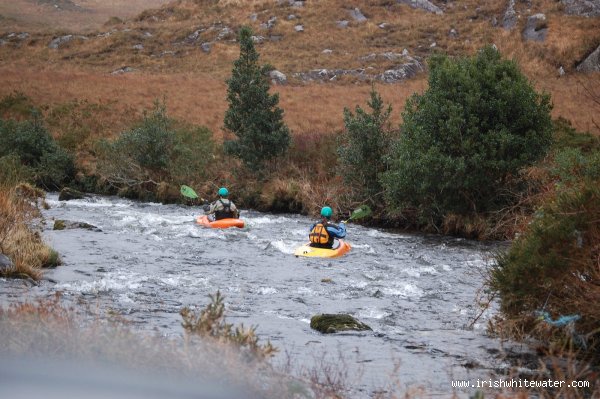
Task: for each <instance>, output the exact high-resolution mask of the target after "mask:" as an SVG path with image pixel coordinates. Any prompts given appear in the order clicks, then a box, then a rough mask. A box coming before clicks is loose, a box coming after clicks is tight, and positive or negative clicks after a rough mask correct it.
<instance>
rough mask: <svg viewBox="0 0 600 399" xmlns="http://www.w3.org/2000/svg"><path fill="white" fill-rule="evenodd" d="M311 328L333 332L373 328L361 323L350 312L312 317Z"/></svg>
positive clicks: (324, 332)
mask: <svg viewBox="0 0 600 399" xmlns="http://www.w3.org/2000/svg"><path fill="white" fill-rule="evenodd" d="M310 328H312V329H313V330H317V331H319V332H322V333H323V334H331V333H336V332H339V331H365V330H372V329H371V327H369V326H368V325H366V324H365V323H361V322H360V321H358V320H356V319H355V318H354V317H352V316H350V315H348V314H319V315H316V316H313V317H312V318H311V319H310Z"/></svg>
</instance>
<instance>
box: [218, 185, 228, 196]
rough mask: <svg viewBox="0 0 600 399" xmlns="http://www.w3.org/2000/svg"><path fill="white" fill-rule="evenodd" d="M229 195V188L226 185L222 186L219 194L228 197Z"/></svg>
mask: <svg viewBox="0 0 600 399" xmlns="http://www.w3.org/2000/svg"><path fill="white" fill-rule="evenodd" d="M228 195H229V190H227V189H226V188H225V187H221V188H220V189H219V196H221V197H227V196H228Z"/></svg>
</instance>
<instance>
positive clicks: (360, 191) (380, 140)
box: [338, 88, 392, 204]
mask: <svg viewBox="0 0 600 399" xmlns="http://www.w3.org/2000/svg"><path fill="white" fill-rule="evenodd" d="M367 105H368V106H369V107H370V108H371V113H368V112H366V111H364V110H363V109H362V108H360V107H358V106H357V107H356V109H355V114H352V112H351V111H350V110H349V109H347V108H345V109H344V125H345V127H346V131H345V132H344V134H343V135H342V136H341V142H342V144H341V145H340V147H339V148H338V155H339V158H340V161H341V162H340V163H341V165H342V169H341V174H342V175H343V176H344V180H345V181H346V183H348V184H350V185H351V186H352V188H353V189H354V190H355V192H356V193H357V195H358V196H359V197H361V200H364V199H365V198H366V199H368V200H369V201H370V202H371V203H372V204H376V203H378V201H377V199H378V197H380V196H381V194H382V193H383V189H382V187H381V183H380V179H381V176H382V174H383V172H385V169H386V165H385V159H384V157H385V155H386V154H387V151H388V148H389V142H390V138H389V133H388V131H386V127H388V126H386V125H387V124H388V120H389V117H390V114H391V112H392V107H391V106H388V107H387V108H385V107H384V104H383V100H382V99H381V96H380V95H379V94H378V93H377V92H376V91H375V88H373V89H372V90H371V100H370V101H367ZM388 130H389V127H388Z"/></svg>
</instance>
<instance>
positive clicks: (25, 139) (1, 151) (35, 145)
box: [0, 113, 75, 189]
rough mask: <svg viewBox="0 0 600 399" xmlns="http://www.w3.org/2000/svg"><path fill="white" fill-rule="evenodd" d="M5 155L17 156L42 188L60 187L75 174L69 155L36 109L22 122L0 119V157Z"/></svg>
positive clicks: (71, 158)
mask: <svg viewBox="0 0 600 399" xmlns="http://www.w3.org/2000/svg"><path fill="white" fill-rule="evenodd" d="M7 155H14V156H17V157H18V158H19V160H20V162H21V164H22V165H24V166H25V167H27V168H29V169H30V170H32V173H33V179H34V180H35V181H36V183H37V184H39V185H41V186H42V187H44V188H46V189H57V188H60V187H62V186H63V185H65V184H67V183H68V182H70V181H71V180H72V179H73V177H74V175H75V164H74V162H73V157H72V156H71V155H70V154H68V153H67V152H66V151H65V150H63V149H62V148H61V147H60V146H59V145H58V144H57V143H56V142H55V141H54V139H53V138H52V136H50V134H49V133H48V131H47V130H46V128H45V127H44V125H43V124H42V121H41V117H40V115H39V114H37V113H34V116H33V119H32V120H26V121H22V122H17V121H14V120H0V157H4V156H7Z"/></svg>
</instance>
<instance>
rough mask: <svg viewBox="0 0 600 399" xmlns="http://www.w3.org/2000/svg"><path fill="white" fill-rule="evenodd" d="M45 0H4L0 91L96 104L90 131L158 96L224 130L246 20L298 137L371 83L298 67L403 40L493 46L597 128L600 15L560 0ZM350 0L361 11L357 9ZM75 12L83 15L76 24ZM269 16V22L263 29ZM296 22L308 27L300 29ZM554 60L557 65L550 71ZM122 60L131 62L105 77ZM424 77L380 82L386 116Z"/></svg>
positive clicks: (329, 126)
mask: <svg viewBox="0 0 600 399" xmlns="http://www.w3.org/2000/svg"><path fill="white" fill-rule="evenodd" d="M55 2H56V1H55ZM45 3H52V2H51V1H43V2H26V1H25V0H19V1H17V2H14V3H11V4H10V5H8V4H7V5H2V6H0V14H2V18H3V22H7V23H6V24H3V25H2V26H3V27H4V28H0V29H2V31H0V38H1V39H2V40H3V41H4V43H3V45H2V46H0V59H1V60H2V61H0V96H5V95H7V94H10V93H11V92H13V91H20V92H23V93H25V94H27V95H28V96H30V97H31V98H32V99H33V101H34V102H36V103H38V104H46V105H48V106H49V107H52V106H56V105H57V104H64V103H67V102H69V101H72V100H75V99H77V100H86V101H89V102H91V103H94V104H104V106H107V107H109V108H110V109H111V111H110V112H107V113H106V117H107V120H106V121H105V123H103V124H102V127H101V128H100V130H99V131H97V132H95V133H96V134H98V135H100V136H109V135H112V134H114V133H116V132H119V131H121V130H122V129H123V127H124V126H126V125H127V124H129V123H130V121H131V119H132V116H135V117H139V114H140V112H141V109H143V108H148V107H150V105H151V103H152V101H153V100H154V99H155V98H164V99H165V100H166V104H167V107H168V109H169V111H170V113H171V114H172V115H173V116H174V117H177V118H180V119H184V120H187V121H189V122H193V123H200V124H204V125H206V126H208V127H209V128H210V129H211V130H212V131H213V132H214V133H215V135H216V137H217V138H219V137H220V136H221V133H220V129H221V126H222V120H223V114H224V111H225V107H226V103H225V90H226V86H225V83H224V80H225V79H226V78H227V77H228V76H229V74H230V71H231V63H232V61H233V60H234V59H235V58H236V57H237V54H238V51H239V48H238V46H237V44H236V43H235V41H234V39H235V32H236V31H237V29H238V28H239V27H240V26H242V25H245V24H247V25H250V26H251V27H252V28H253V29H254V31H255V34H256V35H257V36H261V37H262V38H263V39H259V40H263V41H262V43H259V44H257V48H258V50H259V52H260V54H261V60H262V62H265V63H269V64H271V65H272V66H273V67H274V68H276V69H278V70H280V71H281V72H283V73H284V74H286V75H287V77H288V80H289V84H288V85H286V86H276V87H274V90H276V91H278V92H279V93H280V95H281V106H282V107H283V108H284V110H285V118H286V122H287V123H288V124H289V126H290V128H291V129H292V131H293V133H294V134H303V133H333V132H336V131H339V130H340V129H341V128H342V126H343V125H342V109H343V108H344V107H345V106H348V107H353V106H354V105H356V104H362V103H363V102H364V99H365V98H366V97H367V96H368V91H369V89H370V82H368V81H363V80H361V79H360V78H357V77H352V76H342V77H340V78H339V79H336V80H335V82H326V83H321V82H306V81H303V80H302V79H300V78H298V77H295V75H294V74H295V73H300V72H307V71H310V70H313V69H322V68H327V69H344V70H356V69H365V72H366V73H368V74H371V75H372V74H376V73H381V72H382V71H384V70H386V69H389V68H392V67H393V66H394V64H395V62H396V61H394V60H389V59H387V58H386V57H385V56H381V54H385V53H394V54H399V53H402V51H403V50H404V49H406V50H407V51H408V54H409V55H410V56H412V57H416V58H417V59H418V60H420V61H421V62H423V63H425V62H426V59H427V57H428V56H429V55H430V54H432V53H434V52H436V51H443V52H446V53H449V54H451V55H462V54H472V53H473V52H474V51H476V50H477V49H478V48H480V47H481V46H482V45H484V44H489V43H495V44H496V45H497V46H498V48H499V49H500V51H501V52H502V54H503V55H505V56H506V57H508V58H514V59H516V60H517V61H518V62H519V64H520V66H521V68H522V69H523V71H524V72H525V73H526V75H527V76H528V77H529V78H530V79H531V80H532V81H533V82H534V83H535V86H536V87H537V88H538V89H539V90H545V91H548V92H549V93H550V94H551V95H552V99H553V103H554V111H553V114H554V116H555V117H558V116H562V117H564V118H567V119H569V120H571V121H572V123H573V125H574V126H575V127H576V128H577V129H579V130H583V131H586V130H587V131H592V132H594V133H600V132H599V131H598V128H597V127H596V126H595V125H594V123H593V121H592V115H593V114H594V108H593V107H594V103H593V102H592V101H591V100H590V99H589V97H588V95H587V93H586V91H585V90H584V87H585V86H589V85H591V84H592V82H593V81H594V80H596V79H598V76H597V74H592V75H584V74H579V73H576V72H575V71H574V67H575V65H576V64H577V63H578V62H579V61H580V60H581V59H583V58H584V57H585V55H587V54H588V53H590V52H591V51H592V50H593V49H595V48H596V47H597V46H598V44H600V19H599V18H585V17H577V16H571V15H566V14H565V13H564V10H563V9H562V6H561V5H560V3H557V2H555V1H549V0H547V1H546V0H542V1H533V2H531V4H530V7H527V5H526V4H525V3H521V2H517V5H516V8H517V10H516V11H517V13H518V15H519V16H520V17H519V18H518V20H517V26H516V27H515V28H514V29H513V30H510V31H508V30H505V29H503V28H502V27H501V22H502V17H503V13H504V9H505V7H506V5H505V4H504V2H496V1H483V2H481V1H472V0H466V1H456V2H438V3H437V5H438V6H440V7H442V9H443V10H444V13H443V14H442V15H437V14H433V13H427V12H425V11H423V10H418V9H413V8H411V7H409V6H408V5H404V4H399V3H396V2H395V1H391V0H387V1H386V0H368V1H354V2H347V1H341V0H330V1H313V0H308V1H306V2H304V6H303V7H293V6H291V5H289V2H287V1H276V0H270V1H268V0H254V1H234V0H221V1H214V0H213V1H209V0H195V1H192V0H179V1H175V2H173V3H170V4H169V5H165V6H163V7H162V8H157V9H153V10H146V11H143V12H141V13H139V14H137V16H134V17H131V18H127V17H126V16H127V15H130V14H131V13H132V12H134V11H137V10H139V7H140V6H141V5H142V3H143V4H145V5H150V6H153V5H157V4H159V3H161V1H159V0H155V1H150V2H141V1H133V2H119V1H112V2H108V3H106V2H98V1H93V0H88V1H81V2H78V3H77V4H78V5H80V6H81V8H85V9H86V10H88V9H89V10H91V11H82V10H80V9H75V10H62V11H56V10H55V9H56V7H53V6H52V4H45ZM61 3H65V4H66V3H70V2H67V1H66V0H62V1H61ZM121 3H123V4H121ZM109 4H110V5H112V6H110V7H109ZM124 4H126V6H124V7H122V6H123V5H124ZM26 5H27V6H26ZM21 6H22V7H21ZM354 7H359V8H360V10H361V12H362V13H363V14H364V15H365V16H366V18H367V20H366V22H362V23H359V22H356V21H355V20H354V19H353V18H352V16H351V15H350V11H352V10H353V9H354ZM53 8H54V9H53ZM16 10H17V11H18V12H19V13H20V14H19V15H17V11H16ZM32 10H37V11H35V12H34V11H32ZM40 10H42V11H43V12H41V13H40ZM117 10H118V12H117ZM538 12H543V13H545V15H546V25H547V27H548V29H549V31H548V35H547V39H546V41H545V42H531V41H530V42H524V41H523V40H522V38H521V31H522V29H523V27H524V25H525V21H526V19H527V18H526V17H527V16H528V15H531V14H534V13H538ZM75 15H78V17H77V18H79V19H78V20H79V21H82V22H81V24H80V25H78V24H73V16H75ZM291 15H293V16H295V18H293V19H291V18H292V17H290V16H291ZM82 16H86V17H85V18H83V17H82ZM111 16H115V17H119V18H120V19H119V18H110V17H111ZM273 17H276V21H275V22H274V23H273V24H272V27H271V28H270V29H266V28H264V27H261V24H266V23H267V22H268V21H269V20H271V21H273ZM100 19H102V22H98V21H99V20H100ZM41 20H43V23H42V22H40V21H41ZM342 20H347V21H348V27H347V28H345V29H344V28H340V27H339V26H338V23H337V21H342ZM86 21H87V22H86ZM48 22H49V23H48ZM299 24H301V25H302V26H303V27H304V31H303V32H296V31H295V26H296V25H299ZM382 24H383V25H382ZM32 26H36V29H33V28H32ZM23 32H25V33H28V35H22V36H21V37H23V38H22V39H21V38H17V37H16V35H12V36H11V37H9V36H10V34H11V33H16V34H19V33H23ZM66 34H73V35H74V38H73V40H71V41H70V42H68V43H66V44H64V45H61V46H60V47H59V48H58V49H51V48H48V45H49V43H50V42H51V41H52V40H53V39H54V38H57V37H60V36H63V35H66ZM25 36H26V37H25ZM79 36H85V38H83V37H79ZM204 43H210V51H209V52H208V53H207V52H205V51H203V50H202V49H201V46H202V44H204ZM136 45H137V49H136V48H134V46H136ZM140 45H141V46H140ZM323 50H331V51H327V52H323ZM371 54H375V56H374V57H373V56H371V57H369V55H371ZM561 66H562V67H563V68H564V70H565V71H566V75H565V76H562V77H559V73H558V69H559V67H561ZM122 67H130V68H132V69H133V71H132V72H128V73H123V74H111V72H113V71H115V70H118V69H119V68H122ZM425 84H426V75H425V73H421V74H419V75H417V76H416V77H414V78H412V79H409V80H407V81H404V82H401V83H396V84H385V83H377V89H378V91H380V92H381V94H382V97H383V99H384V100H385V101H386V102H389V103H391V104H392V105H393V106H394V110H395V111H394V114H393V118H394V119H393V120H394V122H395V123H397V122H398V121H399V119H400V111H401V110H402V108H403V107H404V103H405V100H406V98H407V97H408V96H409V95H410V94H412V93H413V92H415V91H421V90H423V88H424V87H425ZM55 133H56V132H55Z"/></svg>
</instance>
